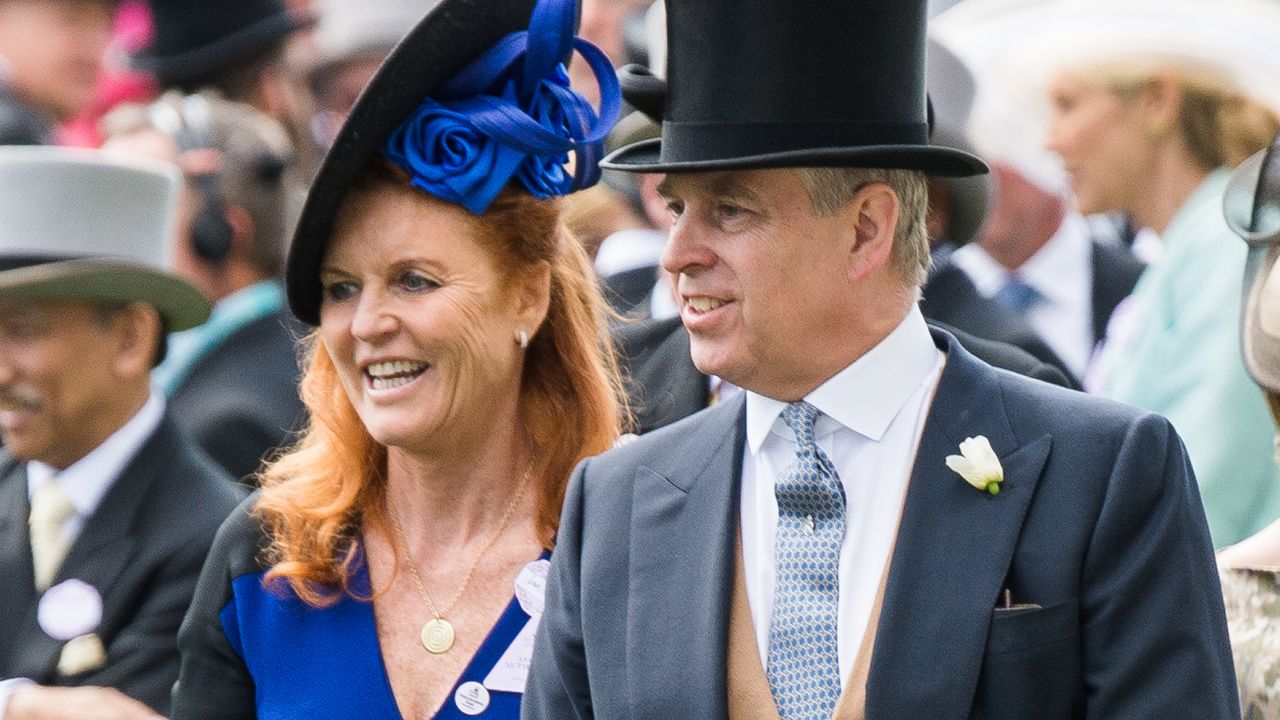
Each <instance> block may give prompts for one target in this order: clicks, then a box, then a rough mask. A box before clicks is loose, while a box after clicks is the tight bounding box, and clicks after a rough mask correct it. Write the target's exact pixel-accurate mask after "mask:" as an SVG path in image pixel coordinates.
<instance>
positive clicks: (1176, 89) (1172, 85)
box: [1139, 72, 1184, 139]
mask: <svg viewBox="0 0 1280 720" xmlns="http://www.w3.org/2000/svg"><path fill="white" fill-rule="evenodd" d="M1183 96H1184V93H1183V89H1182V84H1181V83H1180V82H1178V79H1177V78H1176V77H1175V76H1174V75H1173V74H1172V73H1167V72H1166V73H1159V74H1157V75H1156V76H1155V77H1154V78H1152V80H1151V81H1150V82H1148V83H1146V84H1144V85H1143V87H1142V92H1141V94H1140V95H1139V101H1140V102H1141V103H1142V111H1143V113H1145V115H1146V127H1145V129H1146V131H1147V134H1148V135H1149V136H1150V137H1151V138H1152V139H1160V138H1164V137H1166V136H1168V135H1169V134H1170V133H1172V132H1173V131H1174V130H1175V129H1176V128H1177V126H1178V116H1179V115H1180V114H1181V113H1182V103H1183V101H1184V97H1183Z"/></svg>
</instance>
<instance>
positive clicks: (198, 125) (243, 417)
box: [104, 93, 303, 479]
mask: <svg viewBox="0 0 1280 720" xmlns="http://www.w3.org/2000/svg"><path fill="white" fill-rule="evenodd" d="M104 124H105V125H106V126H107V128H108V131H109V133H110V139H109V141H108V147H110V148H111V149H113V150H128V149H143V148H146V149H151V150H152V152H155V151H156V150H157V149H158V150H159V154H161V155H162V156H163V157H162V159H168V160H171V161H172V162H174V163H176V164H178V165H179V167H182V168H183V171H184V175H185V177H186V185H187V190H188V192H187V193H185V195H184V204H183V208H184V210H185V211H184V212H182V213H180V218H181V221H180V222H179V227H178V232H176V233H175V234H174V242H173V244H172V257H173V258H174V270H175V272H177V273H178V274H179V275H180V276H182V277H183V278H185V279H186V280H188V281H189V282H191V283H192V284H193V285H195V286H196V287H198V288H200V290H202V291H203V292H204V294H205V296H206V297H207V298H208V299H209V300H210V301H212V302H213V303H214V307H213V313H212V314H211V316H210V318H209V320H208V321H207V322H205V323H204V324H202V325H200V326H199V327H197V328H194V329H192V330H188V331H186V332H183V333H176V334H175V335H173V336H172V337H171V338H170V341H169V355H168V357H167V358H165V361H164V362H163V363H161V364H160V367H158V368H157V369H156V373H155V382H156V384H157V386H158V387H159V388H160V389H161V390H162V391H163V392H165V394H167V395H168V396H169V401H170V406H171V408H172V412H173V417H174V420H175V421H176V422H177V423H178V426H179V427H181V428H182V429H183V430H184V431H185V432H186V433H187V434H189V435H190V436H191V437H192V438H193V439H194V440H195V441H196V442H197V443H198V444H199V445H200V447H201V448H202V449H203V450H204V451H205V452H207V453H208V454H209V455H210V456H211V457H212V458H213V459H214V460H216V461H217V462H218V464H220V465H222V467H224V468H226V470H227V472H229V473H231V475H232V477H235V478H237V479H245V478H250V477H251V476H252V475H253V474H254V473H255V472H257V470H258V468H259V466H260V465H261V463H262V461H263V459H264V458H266V457H268V456H269V455H270V454H271V453H272V452H274V451H275V450H276V449H278V448H279V447H281V446H282V445H285V444H287V443H288V442H289V439H290V437H291V433H292V431H293V430H296V429H298V428H300V427H301V424H302V420H303V408H302V401H301V399H300V398H299V397H298V379H299V375H300V372H299V367H298V352H297V340H298V338H299V337H300V336H301V335H302V332H303V330H302V328H301V327H300V326H298V325H297V323H296V322H294V320H293V317H292V316H291V315H290V314H289V311H288V309H287V308H286V307H285V302H284V289H283V288H282V287H281V285H280V283H279V280H278V279H277V277H278V275H279V273H280V269H281V265H282V263H283V257H284V247H285V238H286V237H287V235H288V233H289V232H290V231H291V229H292V214H291V213H290V211H289V208H288V202H287V197H286V191H285V183H284V174H285V170H286V168H287V167H288V165H289V163H290V162H291V161H292V151H291V145H290V142H289V138H288V136H287V135H286V133H285V131H284V129H283V128H282V127H280V125H279V124H278V123H276V122H275V121H274V120H272V119H271V118H269V117H267V116H266V115H263V114H262V113H260V112H258V111H256V110H254V109H253V108H251V107H249V106H248V105H243V104H239V103H232V102H228V101H226V100H223V99H221V98H219V97H218V96H217V95H215V94H212V93H204V94H197V95H187V96H184V95H181V94H177V93H171V94H168V95H165V96H164V97H162V98H160V99H159V100H158V101H156V102H155V103H154V104H152V105H151V106H150V107H147V108H145V109H144V108H141V107H137V106H134V107H126V108H121V109H119V110H117V111H116V112H114V113H113V114H112V115H110V116H109V117H108V119H107V121H106V123H104Z"/></svg>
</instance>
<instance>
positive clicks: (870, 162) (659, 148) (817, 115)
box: [601, 0, 987, 176]
mask: <svg viewBox="0 0 1280 720" xmlns="http://www.w3.org/2000/svg"><path fill="white" fill-rule="evenodd" d="M925 15H926V2H925V0H842V1H841V2H831V1H830V0H791V1H790V2H778V1H777V0H735V1H734V2H725V0H670V2H669V3H668V7H667V67H666V73H665V78H666V79H665V80H664V79H661V78H658V77H655V76H654V75H652V74H650V73H649V72H648V71H647V70H645V69H644V68H640V67H637V66H628V67H626V68H623V69H622V70H620V71H619V75H620V78H621V80H622V88H623V95H624V97H626V99H627V101H628V102H630V103H631V104H632V105H634V106H635V107H637V108H638V109H640V110H642V111H644V112H645V113H646V114H648V115H649V116H650V117H652V118H654V119H655V120H661V122H662V137H661V139H658V140H648V141H642V142H639V143H636V144H633V145H629V146H627V147H624V148H621V149H619V150H618V151H617V152H614V153H612V154H610V155H609V156H608V157H607V158H605V161H604V162H603V163H601V165H602V166H603V167H606V168H610V169H615V170H630V171H633V172H678V171H700V170H725V169H741V168H764V167H802V166H849V167H882V168H902V169H910V170H921V171H924V172H927V173H929V174H932V175H939V176H966V175H975V174H979V173H983V172H986V169H987V168H986V165H985V164H984V163H983V162H982V161H981V160H979V159H978V158H976V157H974V156H973V155H971V154H969V153H967V152H964V151H961V150H956V149H954V148H947V147H939V146H932V145H930V144H929V122H928V110H927V104H926V100H925Z"/></svg>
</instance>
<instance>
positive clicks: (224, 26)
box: [132, 0, 377, 87]
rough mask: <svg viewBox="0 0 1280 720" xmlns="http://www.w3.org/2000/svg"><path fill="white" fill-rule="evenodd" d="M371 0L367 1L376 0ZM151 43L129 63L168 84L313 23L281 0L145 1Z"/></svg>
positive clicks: (229, 62) (198, 75) (194, 77)
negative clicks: (147, 7)
mask: <svg viewBox="0 0 1280 720" xmlns="http://www.w3.org/2000/svg"><path fill="white" fill-rule="evenodd" d="M376 1H377V0H370V2H376ZM149 5H150V8H151V15H152V20H153V24H154V30H153V39H152V41H151V44H150V45H148V46H147V47H145V48H143V49H142V50H141V51H139V52H138V53H137V54H135V55H134V56H133V58H132V65H133V66H134V67H135V68H137V69H139V70H143V71H145V72H149V73H151V74H152V75H154V76H155V77H156V79H157V80H158V81H159V82H160V84H161V85H163V86H166V87H170V86H173V85H182V84H186V83H190V82H193V81H198V80H203V79H205V78H208V77H211V76H215V75H217V74H219V73H220V72H222V71H224V70H226V69H227V68H229V67H231V66H234V65H235V64H236V63H238V62H241V61H243V60H245V59H248V58H252V57H254V56H256V55H258V54H259V53H262V52H265V51H267V50H269V49H270V48H271V47H273V46H274V45H275V44H277V43H279V42H281V41H282V40H284V39H285V38H287V37H288V36H289V35H290V34H292V33H294V32H295V31H297V30H300V29H302V28H304V27H307V26H308V25H310V24H312V23H313V22H315V19H316V18H315V16H314V14H311V13H309V12H299V11H295V10H290V9H289V8H287V7H286V6H285V5H284V3H283V2H282V0H221V1H219V2H210V1H209V0H149Z"/></svg>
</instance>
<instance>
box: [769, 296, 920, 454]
mask: <svg viewBox="0 0 1280 720" xmlns="http://www.w3.org/2000/svg"><path fill="white" fill-rule="evenodd" d="M937 362H938V348H937V347H936V346H935V345H934V344H933V337H932V336H931V335H930V334H929V327H928V326H927V325H925V322H924V316H923V315H921V314H920V308H919V306H916V305H912V307H911V310H910V311H909V312H908V313H907V315H906V317H904V318H903V319H902V322H901V323H899V324H898V327H896V328H895V329H894V330H893V332H891V333H889V335H888V336H887V337H885V339H884V340H881V341H880V343H879V344H877V345H876V346H875V347H873V348H871V350H869V351H867V353H866V354H865V355H863V356H862V357H860V358H858V359H857V360H855V361H854V362H853V364H851V365H849V366H848V367H846V368H845V369H843V370H841V371H840V372H838V373H836V374H835V375H834V376H832V377H831V379H830V380H827V381H826V382H824V383H823V384H821V385H819V386H818V387H817V389H815V390H814V391H813V392H811V393H809V394H808V395H806V396H805V398H804V399H805V400H806V401H807V402H809V404H811V405H813V406H814V407H816V408H817V409H818V410H819V411H821V413H822V415H821V416H820V417H819V418H818V423H817V427H816V429H815V434H816V435H817V436H819V437H821V436H822V435H824V434H828V433H830V432H832V431H833V430H834V429H835V427H836V425H833V424H832V423H836V424H838V425H842V426H844V427H847V428H849V429H850V430H853V431H854V432H856V433H858V434H859V435H862V436H863V437H866V438H868V439H871V440H875V441H879V440H880V439H881V438H882V437H884V434H885V431H886V430H887V429H888V428H889V424H890V423H892V422H893V419H894V418H895V417H897V415H898V413H899V412H900V411H901V410H902V406H903V405H904V404H905V403H906V401H907V399H908V398H910V397H911V395H912V393H914V392H915V391H916V390H917V389H918V388H919V387H920V383H921V382H923V381H924V379H925V377H926V376H928V375H929V374H930V373H932V372H933V371H934V369H935V368H936V366H937ZM850 398H857V401H856V402H851V401H850ZM786 406H787V403H785V402H782V401H781V400H775V399H773V398H769V397H765V396H764V395H758V394H756V393H753V392H747V445H748V448H749V449H750V451H751V453H752V454H753V455H754V454H756V453H758V452H760V447H761V446H762V445H764V441H765V438H766V437H768V435H769V432H770V431H771V430H775V428H774V426H775V425H777V429H776V431H777V432H779V433H780V434H783V435H784V436H785V437H787V438H788V439H791V438H792V435H791V431H790V430H789V429H788V428H787V427H786V425H785V424H783V423H778V422H777V420H778V418H779V416H781V415H782V410H783V408H785V407H786Z"/></svg>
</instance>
